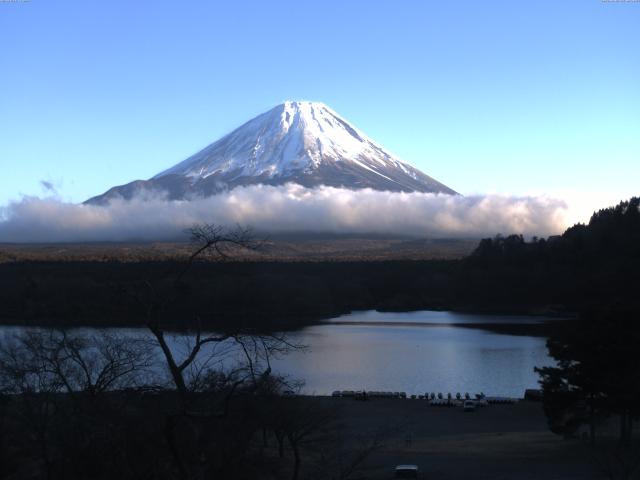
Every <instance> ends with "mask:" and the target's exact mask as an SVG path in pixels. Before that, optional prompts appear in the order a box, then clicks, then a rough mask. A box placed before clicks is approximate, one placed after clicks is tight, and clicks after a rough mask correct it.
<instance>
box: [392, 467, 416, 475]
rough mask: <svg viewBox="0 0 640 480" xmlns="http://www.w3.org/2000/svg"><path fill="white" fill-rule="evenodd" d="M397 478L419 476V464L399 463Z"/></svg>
mask: <svg viewBox="0 0 640 480" xmlns="http://www.w3.org/2000/svg"><path fill="white" fill-rule="evenodd" d="M395 478H418V466H417V465H398V466H397V467H396V474H395Z"/></svg>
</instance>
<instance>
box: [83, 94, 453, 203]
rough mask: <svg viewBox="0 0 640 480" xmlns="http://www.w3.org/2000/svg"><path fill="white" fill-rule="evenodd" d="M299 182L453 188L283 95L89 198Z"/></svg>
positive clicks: (181, 195) (172, 195) (336, 119)
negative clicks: (142, 174) (218, 134)
mask: <svg viewBox="0 0 640 480" xmlns="http://www.w3.org/2000/svg"><path fill="white" fill-rule="evenodd" d="M290 182H291V183H297V184H300V185H302V186H305V187H316V186H320V185H326V186H331V187H341V188H346V189H352V190H356V189H363V188H371V189H374V190H383V191H392V192H426V193H444V194H450V195H455V194H456V192H455V191H453V190H452V189H451V188H449V187H447V186H446V185H443V184H442V183H440V182H438V181H437V180H435V179H433V178H431V177H430V176H428V175H426V174H424V173H422V172H421V171H420V170H418V169H417V168H415V167H412V166H411V165H409V164H408V163H405V162H403V161H401V160H400V159H398V158H397V157H395V156H394V155H392V154H391V153H389V152H387V151H386V150H385V149H384V148H382V146H380V145H379V144H377V143H376V142H374V141H373V140H371V139H369V138H368V137H367V136H366V135H364V134H363V133H362V132H360V131H359V130H357V129H356V128H355V127H353V126H352V125H350V124H349V123H348V122H347V121H346V120H345V119H344V118H342V117H341V116H340V115H338V114H337V113H336V112H334V111H333V110H332V109H330V108H329V107H327V106H326V105H324V104H322V103H318V102H306V101H304V102H297V101H286V102H284V103H283V104H281V105H278V106H277V107H275V108H273V109H271V110H269V111H268V112H266V113H263V114H262V115H258V116H257V117H255V118H254V119H253V120H249V121H248V122H247V123H245V124H244V125H242V126H240V127H239V128H237V129H236V130H234V131H232V132H231V133H229V134H227V135H225V136H224V137H222V138H221V139H220V140H218V141H217V142H214V143H212V144H211V145H209V146H208V147H206V148H204V149H203V150H201V151H199V152H198V153H196V154H195V155H192V156H191V157H189V158H187V159H186V160H184V161H182V162H180V163H178V164H177V165H175V166H173V167H171V168H169V169H168V170H164V171H163V172H160V173H158V174H157V175H155V176H154V177H152V178H150V179H149V180H136V181H134V182H131V183H128V184H126V185H121V186H117V187H113V188H111V189H110V190H108V191H107V192H105V193H104V194H102V195H99V196H96V197H93V198H90V199H89V200H87V201H86V202H85V203H89V204H107V203H109V202H110V201H111V200H113V199H115V198H124V199H131V198H133V197H135V196H137V195H140V194H149V193H163V194H165V195H167V198H169V199H170V200H179V199H189V198H193V197H201V196H211V195H215V194H216V193H220V192H222V191H226V190H231V189H233V188H235V187H239V186H247V185H255V184H265V185H283V184H285V183H290Z"/></svg>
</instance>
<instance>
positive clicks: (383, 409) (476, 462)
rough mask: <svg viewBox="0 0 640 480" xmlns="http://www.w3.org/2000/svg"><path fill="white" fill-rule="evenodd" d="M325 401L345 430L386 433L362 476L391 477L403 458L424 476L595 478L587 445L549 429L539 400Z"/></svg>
mask: <svg viewBox="0 0 640 480" xmlns="http://www.w3.org/2000/svg"><path fill="white" fill-rule="evenodd" d="M324 401H326V402H330V403H332V404H334V405H339V412H340V419H341V421H342V422H343V424H344V428H346V429H347V430H349V431H351V433H358V432H359V433H365V432H366V433H369V434H375V433H376V432H386V434H382V436H383V437H384V440H383V444H384V446H383V447H382V448H381V449H380V450H378V451H376V452H375V453H374V454H372V455H371V457H370V458H369V459H368V461H367V463H366V469H365V471H364V474H365V475H366V478H375V479H384V478H393V468H394V466H395V465H397V464H406V463H408V464H416V465H418V466H419V468H420V472H421V477H420V478H422V479H438V480H449V479H465V480H469V479H494V480H498V479H514V480H515V479H523V480H524V479H527V480H528V479H590V478H600V477H599V476H598V475H596V474H595V469H594V467H593V465H592V462H591V461H590V457H589V453H588V447H587V445H585V443H584V442H583V441H580V440H577V439H573V440H565V439H563V438H562V437H560V436H558V435H554V434H553V433H551V432H549V431H548V429H547V424H546V419H545V417H544V413H543V412H542V406H541V404H539V403H534V402H525V401H522V402H519V403H517V404H515V405H490V406H487V407H484V408H481V409H478V410H477V411H475V412H463V410H462V408H447V407H431V406H429V403H428V402H427V401H425V400H401V399H397V400H396V399H371V400H368V401H366V402H361V401H355V400H352V399H346V398H327V399H326V400H324Z"/></svg>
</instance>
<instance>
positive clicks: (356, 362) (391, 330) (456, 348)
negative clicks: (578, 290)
mask: <svg viewBox="0 0 640 480" xmlns="http://www.w3.org/2000/svg"><path fill="white" fill-rule="evenodd" d="M543 320H547V319H544V318H540V317H524V316H496V315H476V314H461V313H453V312H440V311H418V312H406V313H380V312H376V311H365V312H354V313H351V314H349V315H343V316H341V317H337V318H333V319H329V320H327V321H325V322H323V323H322V324H320V325H315V326H311V327H307V328H304V329H303V330H300V331H298V332H295V333H292V334H290V337H291V341H292V342H294V343H298V344H303V345H306V346H307V347H308V348H307V349H305V350H304V351H295V352H293V353H291V354H289V355H287V356H284V357H282V358H276V359H274V360H273V361H272V367H273V371H274V373H278V374H282V375H286V376H288V377H289V378H291V379H293V380H303V381H304V382H305V385H304V387H303V393H306V394H317V395H327V394H331V392H333V391H334V390H361V389H365V390H382V391H404V392H406V393H407V394H420V393H422V394H424V393H425V392H442V393H443V394H446V393H447V392H451V393H452V394H455V393H456V392H460V393H465V392H469V393H470V394H472V395H473V394H475V393H480V392H484V393H485V394H487V395H501V396H514V397H521V396H522V395H523V394H524V391H525V389H527V388H537V386H538V384H537V381H538V376H537V375H536V373H535V372H534V371H533V369H534V367H536V366H547V365H552V364H553V360H552V359H551V358H549V356H548V355H547V349H546V347H545V339H544V338H539V337H529V336H515V335H505V334H499V333H493V332H490V331H488V330H482V329H479V328H465V327H464V325H469V324H474V325H476V326H477V325H481V324H514V323H519V324H522V323H536V322H540V321H543ZM19 330H20V327H0V332H2V333H3V334H5V335H10V334H11V333H12V332H16V331H19ZM79 330H80V331H82V332H83V333H90V332H91V329H87V328H83V329H79ZM108 330H109V331H110V332H112V333H118V334H121V335H125V336H131V337H132V338H133V337H134V336H135V337H140V336H144V337H149V336H150V334H149V333H148V331H147V330H145V329H138V328H129V329H108ZM171 343H172V347H173V348H174V349H175V350H176V351H177V350H180V348H181V347H183V348H182V350H183V351H182V354H176V357H177V358H178V359H179V358H180V357H181V356H182V357H183V356H184V351H185V350H184V346H185V345H186V343H187V340H186V339H185V336H184V335H175V336H173V337H171ZM203 353H205V352H204V349H203Z"/></svg>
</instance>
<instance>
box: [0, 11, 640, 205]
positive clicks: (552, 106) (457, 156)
mask: <svg viewBox="0 0 640 480" xmlns="http://www.w3.org/2000/svg"><path fill="white" fill-rule="evenodd" d="M639 27H640V3H637V2H636V3H634V2H601V1H599V0H580V1H571V0H563V1H561V2H558V1H536V2H514V1H482V2H478V1H468V2H465V1H456V2H443V1H437V2H436V1H434V2H427V1H415V2H414V1H407V0H402V1H397V2H389V1H380V2H374V1H371V0H369V1H357V0H354V1H349V2H344V1H326V0H323V1H322V2H319V1H318V2H300V1H295V2H285V1H273V2H271V1H270V2H266V1H255V2H246V1H244V2H243V1H233V2H231V1H229V2H204V1H202V2H200V1H191V2H178V1H167V2H165V1H153V2H150V1H149V2H147V1H135V2H132V1H123V0H111V1H106V2H87V1H56V2H52V1H45V0H31V1H28V2H0V72H1V75H0V165H1V167H2V170H1V172H2V173H1V175H0V205H3V204H6V203H7V202H8V201H9V200H12V199H18V198H19V197H20V196H21V195H24V194H27V195H43V194H45V193H46V192H44V191H43V188H42V186H41V183H40V181H41V180H45V181H48V182H51V183H53V184H54V185H55V186H56V188H57V190H58V194H59V195H60V197H61V198H62V199H64V200H69V201H74V202H79V201H82V200H85V199H86V198H88V197H90V196H92V195H95V194H98V193H101V192H103V191H104V190H106V189H107V188H109V187H111V186H113V185H117V184H122V183H126V182H128V181H131V180H133V179H138V178H148V177H150V176H152V175H154V174H156V173H157V172H159V171H161V170H163V169H165V168H167V167H169V166H171V165H173V164H175V163H177V162H178V161H180V160H183V159H184V158H186V157H187V156H189V155H190V154H192V153H194V152H195V151H197V150H199V149H200V148H202V147H204V146H206V145H207V144H209V143H211V142H212V141H214V140H216V139H218V138H219V137H220V136H222V135H223V134H225V133H227V132H228V131H230V130H231V129H233V128H235V127H236V126H239V125H240V124H241V123H243V122H244V121H246V120H248V119H249V118H251V117H253V116H255V115H256V114H259V113H261V112H263V111H265V110H267V109H269V108H271V107H272V106H274V105H276V104H278V103H280V102H282V101H283V100H285V99H306V100H317V101H322V102H324V103H326V104H328V105H329V106H331V107H332V108H333V109H334V110H336V111H337V112H338V113H340V114H342V115H343V116H344V117H345V118H347V119H348V120H350V121H351V122H352V123H353V124H355V125H356V126H357V127H358V128H360V129H361V130H362V131H364V132H365V133H367V134H368V135H369V136H370V137H372V138H374V139H375V140H377V141H378V142H380V143H381V144H382V145H384V146H385V147H387V148H388V149H389V150H391V151H392V152H394V153H396V154H397V155H398V156H400V157H401V158H402V159H404V160H405V161H408V162H410V163H412V164H413V165H415V166H417V167H419V168H421V169H422V170H424V171H425V172H426V173H428V174H429V175H432V176H433V177H435V178H437V179H438V180H440V181H442V182H443V183H445V184H447V185H449V186H451V187H452V188H454V189H456V190H457V191H459V192H461V193H463V194H472V193H489V192H492V193H508V194H545V193H546V194H551V195H571V194H575V195H582V196H583V197H585V198H587V197H588V198H589V199H591V200H592V201H593V200H594V199H595V200H596V201H601V203H603V204H604V205H606V204H607V203H608V202H610V201H611V200H612V199H622V198H624V197H628V196H630V195H632V194H638V193H640V192H638V179H639V178H640V28H639ZM604 205H603V206H604Z"/></svg>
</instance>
